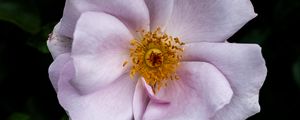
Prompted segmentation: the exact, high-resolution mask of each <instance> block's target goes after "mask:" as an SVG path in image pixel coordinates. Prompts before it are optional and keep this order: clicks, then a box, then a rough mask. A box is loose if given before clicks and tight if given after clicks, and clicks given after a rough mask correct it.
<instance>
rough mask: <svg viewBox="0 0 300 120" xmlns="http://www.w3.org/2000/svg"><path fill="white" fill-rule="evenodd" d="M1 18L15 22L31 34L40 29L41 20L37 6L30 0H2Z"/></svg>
mask: <svg viewBox="0 0 300 120" xmlns="http://www.w3.org/2000/svg"><path fill="white" fill-rule="evenodd" d="M0 20H4V21H8V22H10V23H13V24H15V25H17V26H18V27H20V28H21V29H23V30H24V31H26V32H29V33H31V34H35V33H37V32H38V31H39V30H40V24H41V21H40V17H39V14H38V10H37V7H36V6H34V4H33V2H30V1H28V0H27V1H23V0H1V1H0Z"/></svg>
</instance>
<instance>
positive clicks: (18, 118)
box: [8, 112, 31, 120]
mask: <svg viewBox="0 0 300 120" xmlns="http://www.w3.org/2000/svg"><path fill="white" fill-rule="evenodd" d="M8 120H31V119H30V116H29V115H27V114H25V113H18V112H16V113H13V114H12V115H10V116H9V118H8Z"/></svg>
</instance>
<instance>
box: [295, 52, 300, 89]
mask: <svg viewBox="0 0 300 120" xmlns="http://www.w3.org/2000/svg"><path fill="white" fill-rule="evenodd" d="M293 75H294V80H295V81H296V83H297V85H298V86H299V87H300V58H299V59H298V60H297V61H296V62H295V63H294V66H293Z"/></svg>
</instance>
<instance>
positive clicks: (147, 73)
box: [123, 28, 184, 93]
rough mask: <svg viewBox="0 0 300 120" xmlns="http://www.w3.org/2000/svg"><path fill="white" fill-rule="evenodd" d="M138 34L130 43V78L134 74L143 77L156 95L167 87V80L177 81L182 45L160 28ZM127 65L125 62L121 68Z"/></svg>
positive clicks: (177, 39)
mask: <svg viewBox="0 0 300 120" xmlns="http://www.w3.org/2000/svg"><path fill="white" fill-rule="evenodd" d="M139 33H140V36H139V37H138V38H136V39H133V40H131V41H130V45H131V48H130V59H131V61H130V62H131V63H132V67H131V71H130V77H131V78H133V77H134V76H135V75H136V74H137V75H139V76H140V77H143V78H144V79H145V81H146V83H147V84H148V85H150V86H151V87H152V89H153V92H154V93H156V92H157V91H159V89H160V88H161V87H162V86H166V85H167V80H178V79H179V77H178V75H177V74H176V69H177V67H178V66H179V62H180V60H181V58H182V52H183V45H184V43H183V42H181V41H180V40H179V38H177V37H175V38H173V37H172V36H169V35H168V34H166V33H163V32H161V30H160V28H157V29H156V30H155V31H153V32H151V31H149V32H145V31H144V30H142V31H140V32H139ZM127 63H128V62H127V61H125V62H124V64H123V66H125V65H126V64H127Z"/></svg>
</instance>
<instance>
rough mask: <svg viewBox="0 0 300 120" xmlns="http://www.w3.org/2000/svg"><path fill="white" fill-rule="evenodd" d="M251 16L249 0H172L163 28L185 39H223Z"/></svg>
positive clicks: (193, 40) (220, 40) (222, 40)
mask: <svg viewBox="0 0 300 120" xmlns="http://www.w3.org/2000/svg"><path fill="white" fill-rule="evenodd" d="M255 16H256V14H255V13H254V9H253V6H252V4H251V2H250V0H176V1H175V3H174V7H173V14H172V16H171V18H170V20H169V22H168V25H167V27H166V31H167V32H168V33H169V34H171V35H173V36H174V37H179V38H180V39H181V40H182V41H184V42H186V43H188V42H203V41H206V42H224V41H225V40H226V39H227V38H229V37H230V36H232V35H233V34H234V33H235V32H236V31H237V30H239V29H240V28H241V27H242V26H243V25H244V24H245V23H247V22H248V21H249V20H251V19H252V18H254V17H255Z"/></svg>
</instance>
